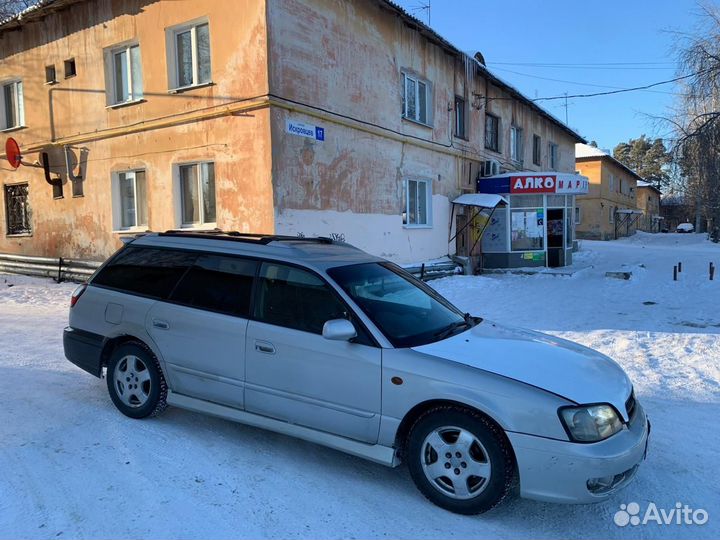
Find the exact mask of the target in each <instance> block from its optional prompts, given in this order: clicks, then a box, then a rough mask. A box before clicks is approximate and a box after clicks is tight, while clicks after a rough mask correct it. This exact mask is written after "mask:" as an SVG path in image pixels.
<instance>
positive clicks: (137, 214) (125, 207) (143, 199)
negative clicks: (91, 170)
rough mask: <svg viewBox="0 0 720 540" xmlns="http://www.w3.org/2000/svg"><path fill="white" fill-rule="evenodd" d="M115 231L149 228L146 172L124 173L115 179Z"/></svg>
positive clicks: (115, 176)
mask: <svg viewBox="0 0 720 540" xmlns="http://www.w3.org/2000/svg"><path fill="white" fill-rule="evenodd" d="M112 191H113V229H115V230H127V229H133V228H136V227H142V228H147V226H148V211H147V182H146V180H145V171H143V170H137V171H124V172H120V173H115V175H114V178H113V186H112Z"/></svg>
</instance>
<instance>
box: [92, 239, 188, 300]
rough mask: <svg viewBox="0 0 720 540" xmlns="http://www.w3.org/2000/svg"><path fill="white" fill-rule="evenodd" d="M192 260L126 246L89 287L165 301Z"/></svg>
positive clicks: (175, 253) (167, 251)
mask: <svg viewBox="0 0 720 540" xmlns="http://www.w3.org/2000/svg"><path fill="white" fill-rule="evenodd" d="M196 258H197V255H196V254H194V253H189V252H185V251H174V250H172V249H155V248H146V247H133V246H130V247H127V248H125V249H123V250H122V251H121V252H120V253H118V254H117V255H116V256H115V258H114V259H113V260H111V261H110V262H109V263H108V264H107V265H105V267H104V268H103V269H102V270H101V271H100V273H98V275H97V276H95V278H94V279H93V280H92V284H93V285H101V286H105V287H110V288H112V289H118V290H121V291H123V292H129V293H136V294H142V295H144V296H150V297H152V298H160V299H165V298H167V297H168V296H169V295H170V292H171V291H172V290H173V288H174V287H175V285H177V282H178V281H179V280H180V278H181V277H182V276H183V274H184V273H185V272H186V271H187V269H188V268H190V266H191V265H192V264H193V263H194V262H195V259H196Z"/></svg>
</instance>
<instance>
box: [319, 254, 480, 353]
mask: <svg viewBox="0 0 720 540" xmlns="http://www.w3.org/2000/svg"><path fill="white" fill-rule="evenodd" d="M328 274H329V275H330V277H332V278H333V279H334V280H335V282H336V283H337V284H338V285H339V286H340V287H341V288H342V289H343V290H344V291H345V292H346V293H347V294H348V295H349V296H350V297H351V298H352V299H353V300H354V301H355V303H356V304H357V305H358V306H359V307H360V309H362V310H363V311H364V312H365V314H366V315H367V316H368V317H369V318H370V319H371V320H372V321H373V323H375V325H376V326H377V327H378V328H379V329H380V331H381V332H382V333H383V334H384V335H385V336H386V337H387V338H388V340H390V342H391V343H392V344H393V346H395V347H400V348H405V347H416V346H419V345H424V344H426V343H432V342H434V341H439V340H441V339H445V338H446V337H449V336H451V335H454V334H456V333H459V332H462V331H463V330H467V329H468V328H470V327H472V326H474V325H475V324H477V322H478V319H473V318H472V317H470V316H469V315H467V314H465V315H463V313H462V312H461V311H460V310H458V309H457V308H456V307H454V306H453V305H452V304H450V302H448V301H447V300H445V299H444V298H443V297H442V296H440V295H439V294H438V293H436V292H435V291H434V290H433V289H431V288H430V287H428V286H427V285H426V284H425V283H423V282H422V281H420V280H418V279H415V278H414V277H413V276H412V275H410V274H408V273H407V272H405V271H404V270H402V269H401V268H400V267H398V266H396V265H394V264H392V263H367V264H356V265H350V266H340V267H336V268H331V269H330V270H328Z"/></svg>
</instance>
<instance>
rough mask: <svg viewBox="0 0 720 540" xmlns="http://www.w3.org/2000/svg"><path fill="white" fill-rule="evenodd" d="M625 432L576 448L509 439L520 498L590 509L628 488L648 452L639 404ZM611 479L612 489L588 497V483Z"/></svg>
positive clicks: (512, 436)
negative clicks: (576, 505)
mask: <svg viewBox="0 0 720 540" xmlns="http://www.w3.org/2000/svg"><path fill="white" fill-rule="evenodd" d="M637 409H638V410H637V411H636V413H635V415H634V418H633V419H632V421H631V422H630V424H629V426H628V427H626V428H625V429H623V430H622V431H621V432H620V433H617V434H615V435H613V436H612V437H610V438H609V439H605V440H604V441H600V442H597V443H590V444H581V443H574V442H569V441H558V440H555V439H546V438H543V437H535V436H533V435H526V434H520V433H508V434H507V436H508V438H509V439H510V443H511V444H512V446H513V449H514V450H515V457H516V459H517V464H518V472H519V474H520V495H521V496H522V497H525V498H528V499H536V500H540V501H548V502H560V503H574V504H582V503H593V502H599V501H603V500H605V499H607V498H608V497H609V496H610V495H612V494H613V493H615V492H616V491H618V490H619V489H622V488H623V487H625V486H626V485H627V484H629V483H630V482H631V481H632V479H633V478H634V477H635V473H636V472H637V468H638V465H639V464H640V463H641V462H642V461H643V460H644V458H645V455H646V452H647V441H648V436H649V434H650V422H649V421H648V419H647V417H646V416H645V411H644V410H643V409H642V407H641V406H640V404H639V403H638V405H637ZM607 476H616V478H617V479H618V480H617V484H615V485H614V486H613V487H612V489H609V490H607V491H605V492H603V493H592V492H591V491H590V490H589V489H588V485H587V482H588V480H589V479H591V478H600V477H607Z"/></svg>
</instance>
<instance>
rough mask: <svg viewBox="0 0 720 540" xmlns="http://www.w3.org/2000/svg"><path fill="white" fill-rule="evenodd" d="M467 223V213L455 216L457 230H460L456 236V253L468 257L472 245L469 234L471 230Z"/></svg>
mask: <svg viewBox="0 0 720 540" xmlns="http://www.w3.org/2000/svg"><path fill="white" fill-rule="evenodd" d="M466 225H467V216H466V215H464V214H459V215H457V216H455V230H456V231H460V232H459V233H458V235H457V236H456V237H455V253H456V254H457V255H458V256H460V257H467V256H468V255H470V253H469V252H468V250H469V249H470V246H469V245H468V236H469V234H470V232H469V231H468V227H467V226H466Z"/></svg>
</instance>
